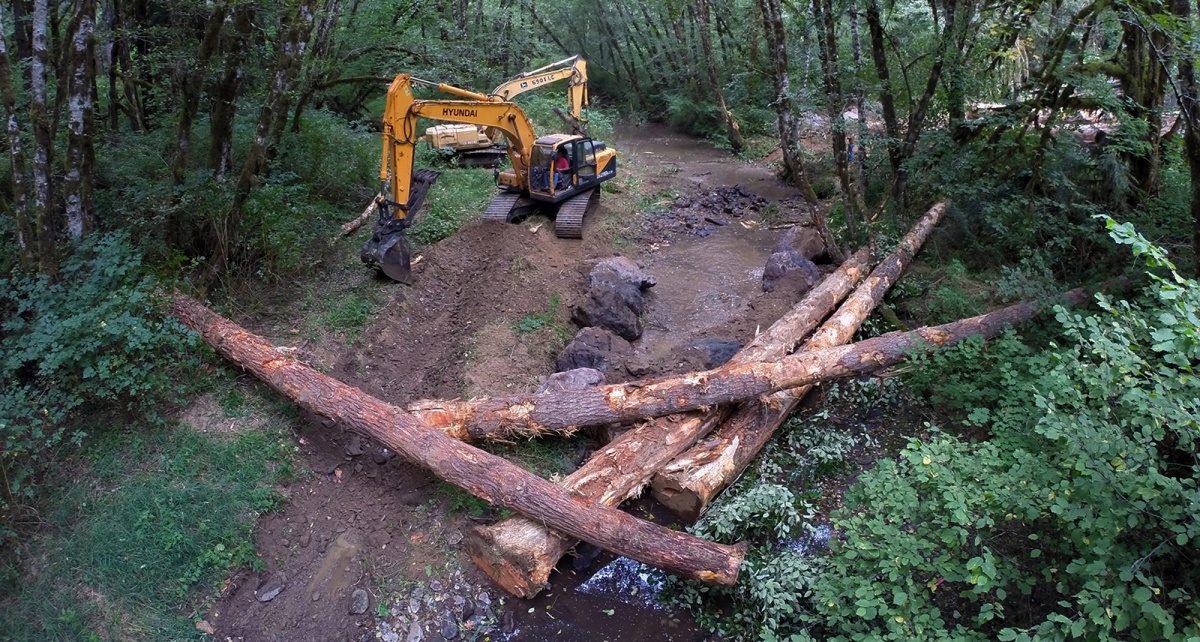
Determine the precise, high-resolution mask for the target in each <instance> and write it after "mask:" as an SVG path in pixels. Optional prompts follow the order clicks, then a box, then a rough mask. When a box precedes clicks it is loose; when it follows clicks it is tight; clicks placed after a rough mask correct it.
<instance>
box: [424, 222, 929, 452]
mask: <svg viewBox="0 0 1200 642" xmlns="http://www.w3.org/2000/svg"><path fill="white" fill-rule="evenodd" d="M945 208H946V204H945V203H939V204H937V205H934V206H933V207H932V208H930V210H929V211H928V212H926V213H925V215H924V216H922V217H921V218H920V219H919V220H918V221H917V224H916V225H915V226H914V227H913V229H912V231H910V232H909V234H908V235H906V236H905V237H904V239H903V240H902V241H901V244H900V247H899V248H898V249H897V250H896V252H895V254H893V255H892V257H891V258H889V260H888V261H885V265H893V267H892V268H888V269H887V270H884V266H883V265H881V266H880V268H879V270H876V272H877V273H879V274H880V277H879V279H878V282H879V283H881V284H883V287H884V291H886V289H887V287H890V286H891V283H892V282H894V280H895V278H896V277H897V276H898V275H899V270H900V269H902V266H903V264H904V263H906V262H907V261H908V260H909V259H910V258H911V256H912V254H914V253H915V252H916V250H917V249H918V248H920V246H921V243H923V242H924V240H925V237H926V236H928V234H929V232H930V230H932V229H933V227H934V226H935V225H936V224H937V222H938V221H939V220H941V216H942V213H943V212H944V211H945ZM897 265H898V266H900V267H896V266H897ZM880 270H884V271H883V272H880ZM889 275H890V276H889ZM880 296H882V295H880ZM855 305H856V306H864V305H866V303H865V302H863V303H858V304H855ZM873 306H874V304H873V303H871V304H870V306H869V307H867V308H866V312H865V313H864V314H867V313H869V312H870V308H871V307H873ZM849 322H850V321H849V317H845V318H843V321H841V323H843V324H845V323H849ZM851 334H853V333H851ZM788 349H790V346H789V347H788ZM785 352H786V350H785ZM814 354H817V353H814ZM824 356H826V355H824V354H820V355H819V357H824ZM772 358H777V357H772ZM809 358H810V357H808V356H807V355H803V356H798V355H793V356H791V357H788V358H786V359H782V360H780V361H778V362H775V363H755V362H740V361H738V362H733V363H730V364H727V365H725V366H722V367H720V368H717V369H715V370H708V371H705V372H695V373H691V374H687V375H684V376H682V377H673V378H664V379H655V380H645V381H633V382H629V383H624V384H614V385H609V386H598V387H595V388H588V389H584V390H571V391H566V392H554V393H542V394H523V395H509V396H505V397H496V398H491V399H479V400H475V401H443V400H430V401H418V402H415V403H413V404H412V405H410V406H409V407H408V410H409V412H411V413H413V414H414V415H416V416H418V417H420V418H421V419H422V420H423V421H425V422H426V423H428V424H430V425H431V426H434V427H435V428H439V429H441V430H444V431H445V432H447V433H449V434H450V435H453V436H455V437H458V438H460V439H501V440H503V439H509V438H512V437H516V436H522V435H523V436H531V435H537V434H542V433H563V434H571V433H573V432H574V431H576V430H578V429H579V428H581V427H584V426H600V425H604V424H610V423H628V422H632V421H636V420H638V419H644V418H649V417H664V416H666V415H670V414H675V413H679V412H684V411H687V410H696V409H699V408H703V407H705V406H716V405H719V404H723V403H729V402H731V401H740V400H742V399H749V398H751V397H756V396H758V395H761V394H767V393H771V392H775V391H777V390H786V389H788V388H792V387H795V386H796V385H803V384H804V383H810V382H809V381H808V379H809V378H810V377H817V378H818V379H821V377H822V375H820V374H819V372H818V371H819V369H820V368H821V366H820V365H818V364H816V363H812V362H810V361H808V359H809ZM810 368H816V370H811V369H810ZM797 377H798V378H797ZM791 381H797V383H795V384H793V385H788V383H787V382H791Z"/></svg>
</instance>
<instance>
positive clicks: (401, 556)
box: [194, 126, 796, 642]
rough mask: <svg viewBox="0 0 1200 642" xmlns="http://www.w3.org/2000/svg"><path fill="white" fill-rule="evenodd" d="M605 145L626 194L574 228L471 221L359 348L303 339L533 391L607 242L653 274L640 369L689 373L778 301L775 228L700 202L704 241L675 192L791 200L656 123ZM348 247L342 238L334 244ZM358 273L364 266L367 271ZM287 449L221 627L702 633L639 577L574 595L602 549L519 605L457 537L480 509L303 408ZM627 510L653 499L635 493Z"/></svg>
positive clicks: (417, 375)
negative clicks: (705, 214) (296, 473)
mask: <svg viewBox="0 0 1200 642" xmlns="http://www.w3.org/2000/svg"><path fill="white" fill-rule="evenodd" d="M614 146H615V147H616V148H617V149H619V150H620V152H621V154H622V161H621V162H622V169H621V172H622V180H621V181H620V183H619V184H622V185H624V189H623V190H622V191H621V192H619V193H607V192H606V193H605V194H604V195H603V197H602V199H601V205H600V207H599V209H598V211H596V212H593V213H592V214H591V215H590V216H589V219H588V222H587V226H586V228H585V233H584V236H585V239H584V240H583V241H582V242H580V241H570V240H562V239H557V238H555V237H554V234H553V229H552V224H550V223H549V222H548V221H547V220H546V219H542V218H537V217H535V218H533V219H530V220H527V221H525V222H523V223H521V224H519V225H496V224H486V225H485V224H476V225H472V226H469V227H467V228H465V229H463V230H461V231H460V232H459V233H458V234H456V235H454V236H453V237H451V238H448V239H446V240H444V241H442V242H440V243H437V244H436V245H434V246H432V247H429V248H427V249H426V250H425V251H424V252H423V253H422V259H421V262H420V263H419V264H418V266H417V268H416V280H415V283H414V284H413V285H412V286H411V287H405V286H400V285H396V286H394V287H390V288H388V292H389V293H390V294H389V297H388V299H387V301H386V303H384V305H383V308H382V310H381V311H380V312H379V314H378V315H376V316H375V317H374V318H373V320H372V322H371V323H370V324H369V326H368V327H367V328H366V331H365V333H364V335H363V337H362V339H361V341H360V342H359V343H358V345H355V346H349V345H343V344H338V345H337V346H335V347H334V348H330V347H329V346H328V345H327V346H312V347H310V348H308V349H307V352H310V353H311V354H312V355H313V356H317V355H320V357H321V358H320V359H318V361H319V362H321V363H324V364H326V365H328V366H329V367H330V369H331V370H332V371H331V373H330V374H332V375H333V376H335V377H337V378H339V379H341V380H343V381H345V382H347V383H349V384H351V385H354V386H357V387H359V388H361V389H363V390H364V391H366V392H368V393H370V394H372V395H375V396H377V397H380V398H382V399H385V400H388V401H391V402H393V403H397V404H405V403H408V402H411V401H414V400H416V399H420V398H454V397H462V396H467V397H470V396H479V395H489V394H501V393H506V392H518V391H528V390H532V389H534V388H535V387H536V386H537V385H538V384H539V383H541V382H542V381H543V380H544V379H545V378H546V377H547V376H548V375H550V374H551V373H553V372H554V361H555V358H556V356H557V353H558V351H559V350H560V349H561V348H562V347H563V346H564V345H565V343H566V342H567V341H568V340H569V339H570V338H571V337H572V336H573V335H574V333H575V331H576V330H577V328H575V327H574V326H573V325H571V323H570V321H569V319H570V308H571V305H572V303H573V302H574V301H575V300H576V298H578V297H579V296H580V295H581V294H582V293H583V290H584V286H585V284H586V278H587V274H588V272H589V271H590V270H591V267H592V266H593V265H594V263H595V262H596V261H597V260H599V259H600V258H603V257H605V256H611V255H613V254H623V255H625V256H628V257H630V258H632V259H634V260H635V261H639V262H640V263H641V264H642V265H643V267H644V268H645V269H646V271H647V272H648V273H650V274H651V275H653V276H655V277H656V278H657V279H658V285H656V286H655V287H654V288H653V290H652V294H651V295H650V297H649V299H648V309H647V312H646V314H645V316H644V319H645V321H646V325H647V331H646V335H645V337H644V338H643V339H642V340H640V341H639V342H637V344H636V349H637V350H638V352H639V354H640V355H641V356H642V358H643V359H644V362H645V367H646V371H647V374H651V375H652V374H663V373H668V372H682V371H687V370H691V369H695V367H696V360H697V359H699V357H698V356H697V355H696V354H695V353H694V351H692V348H691V346H692V344H693V343H694V342H695V341H696V340H698V339H702V338H706V339H721V340H733V341H738V342H740V343H745V342H747V341H749V340H750V339H751V338H753V336H754V334H755V332H756V331H757V330H759V329H765V328H766V327H767V326H768V325H770V324H771V323H772V322H773V321H774V320H775V319H777V318H778V317H779V316H780V315H782V314H783V313H784V312H785V311H786V310H787V309H788V308H789V307H790V306H791V305H792V303H794V299H795V298H796V297H794V296H791V295H788V294H787V293H780V292H776V293H774V294H771V295H765V294H763V293H762V292H761V287H760V286H761V276H762V267H763V265H764V263H765V262H766V258H767V256H768V255H769V253H770V251H771V248H772V247H773V246H774V245H775V243H776V242H777V241H778V239H779V237H780V236H781V235H782V234H783V230H779V229H770V225H768V224H767V223H765V222H764V221H763V216H764V213H763V212H760V211H756V212H746V213H740V214H738V215H736V216H732V215H730V213H728V212H714V213H713V214H714V215H715V216H719V217H721V218H723V219H728V220H725V224H722V225H718V224H713V226H712V228H711V229H709V230H708V234H707V235H706V236H703V237H702V236H697V235H694V234H693V235H688V234H678V233H674V232H671V231H670V230H669V229H668V226H666V223H669V222H670V221H671V217H673V216H682V215H686V213H678V212H676V211H675V208H673V207H672V205H673V203H672V201H673V200H675V199H680V198H684V199H697V198H700V197H702V196H703V195H704V194H705V192H706V191H708V190H715V189H718V188H724V187H732V186H734V185H737V184H740V185H743V186H744V188H745V189H746V191H748V192H750V193H753V194H756V195H760V196H763V197H766V198H768V199H771V200H773V201H779V200H780V199H786V198H788V197H790V196H793V195H794V192H793V191H792V190H791V189H790V188H789V187H787V186H785V185H782V184H780V183H779V182H778V180H777V179H776V178H775V177H774V174H773V173H772V170H771V169H770V168H769V167H767V166H766V165H763V164H758V163H750V162H746V161H742V160H738V159H736V158H733V157H731V156H729V155H728V154H725V153H723V152H721V151H719V150H715V149H713V148H712V147H711V146H709V145H708V144H707V143H704V142H702V141H696V140H692V139H688V138H685V137H682V136H679V135H677V134H673V133H670V132H669V131H668V130H667V129H666V128H664V127H661V126H644V127H640V128H631V129H626V130H623V131H622V132H621V135H620V136H618V140H617V141H616V144H615V145H614ZM664 200H665V201H667V202H666V203H663V202H662V201H664ZM689 202H690V201H689ZM651 206H652V207H651ZM774 214H776V215H777V214H778V209H776V211H774ZM656 226H657V227H656ZM359 242H361V237H359V238H354V239H351V240H348V241H345V242H344V244H343V245H344V246H345V247H344V249H343V251H344V252H346V253H351V252H356V251H357V244H358V243H359ZM361 277H362V278H363V279H371V278H375V277H374V276H373V275H372V274H371V273H370V272H368V271H366V270H365V269H364V270H363V271H362V274H361ZM330 350H333V351H334V353H335V354H333V355H332V356H330V355H329V351H330ZM194 414H195V415H196V416H197V417H204V416H207V414H211V413H206V412H205V409H203V408H199V409H197V410H196V411H195V413H194ZM296 445H297V447H298V449H299V455H300V457H301V459H302V461H303V462H304V464H305V465H306V466H307V468H308V469H309V470H311V476H308V477H307V478H305V479H304V480H303V481H302V482H299V483H296V484H293V485H291V486H290V487H288V488H286V489H284V491H285V492H286V494H287V495H288V496H289V498H290V501H289V502H288V503H287V506H286V508H284V509H283V510H282V511H281V512H279V513H275V514H272V515H269V516H266V517H264V518H262V519H261V520H260V522H259V525H258V530H257V533H256V543H257V546H258V550H259V551H260V553H261V554H262V557H263V559H264V560H265V561H266V567H267V568H266V569H265V570H264V571H263V572H261V573H255V572H243V573H240V574H238V575H236V576H235V577H232V578H230V580H229V583H228V585H227V586H226V588H225V590H224V591H223V593H222V595H221V596H220V598H219V600H218V601H217V603H216V604H215V606H214V607H213V609H212V611H211V612H210V613H209V614H208V616H207V621H208V622H209V623H210V624H211V625H212V626H213V627H214V628H215V629H216V638H217V639H219V640H227V639H228V640H369V639H384V640H409V641H410V642H414V641H415V640H418V639H420V640H440V639H466V640H473V639H479V640H485V639H490V640H502V639H508V640H585V639H586V640H602V639H620V640H664V639H668V640H679V641H685V642H691V641H696V642H698V641H700V640H705V639H708V638H707V636H706V634H705V633H704V632H702V631H700V630H699V628H698V627H697V626H696V624H695V623H694V621H692V620H691V618H690V617H689V616H687V614H686V613H681V612H676V611H672V610H669V609H666V608H665V607H662V606H661V605H657V604H655V603H654V601H653V600H647V599H646V595H645V593H646V590H645V589H643V590H641V594H639V591H638V590H632V591H633V595H630V594H629V592H630V590H631V589H629V586H628V585H622V586H621V587H620V588H617V589H613V590H612V591H611V592H609V593H607V594H606V593H605V592H604V591H603V590H593V589H592V588H589V589H586V590H579V588H578V587H579V585H580V584H581V583H582V582H584V581H585V580H586V579H587V578H589V577H591V575H592V573H594V572H595V571H596V570H597V569H598V568H600V567H602V566H604V565H605V564H606V563H608V561H609V560H610V559H611V558H606V557H604V556H601V557H599V558H598V559H597V560H596V561H595V562H592V563H591V564H590V565H589V564H586V563H583V564H581V566H582V567H583V568H581V569H575V568H573V567H572V564H571V561H570V560H568V561H566V562H564V564H563V565H561V566H560V570H561V571H562V573H561V574H560V575H559V576H557V577H556V578H555V579H554V581H553V586H552V588H551V589H550V591H549V592H548V593H546V594H544V595H542V596H540V597H538V598H537V599H535V600H530V601H523V600H517V599H514V598H511V597H507V596H504V595H502V594H501V593H500V592H499V591H498V589H496V588H495V587H493V586H492V585H491V584H490V583H489V581H488V580H487V578H486V577H485V576H484V575H483V574H482V573H480V572H479V571H478V570H477V569H475V567H474V566H473V565H472V564H471V563H470V562H469V560H467V558H466V557H465V555H461V554H460V553H459V551H458V546H459V542H460V541H461V539H462V534H463V533H464V532H465V531H466V530H467V529H469V528H471V527H472V526H473V525H474V524H475V523H476V521H475V520H480V519H489V518H495V517H497V515H496V514H495V513H494V512H493V511H490V510H488V509H486V508H485V507H483V506H482V505H481V504H480V503H478V502H477V501H476V500H473V499H472V498H469V497H468V496H466V495H465V494H463V493H461V492H460V491H457V490H456V489H452V488H450V487H449V486H447V485H445V484H443V483H441V482H439V481H438V480H436V479H435V478H433V477H431V476H430V475H428V474H427V473H425V472H424V471H423V470H422V469H420V468H419V467H417V466H414V465H412V464H409V463H407V462H404V461H402V460H400V459H398V458H393V457H390V453H387V452H386V451H382V450H381V449H380V448H379V447H378V446H377V445H375V444H371V443H366V442H363V441H362V440H360V439H359V438H357V437H354V436H351V435H349V434H346V433H343V432H342V431H341V430H340V429H339V428H337V427H326V426H325V425H324V424H322V422H321V421H319V420H318V419H317V418H309V420H307V421H304V422H303V426H302V428H300V429H299V430H298V432H297V435H296ZM533 446H534V444H529V445H525V446H521V445H518V446H515V447H512V448H522V447H529V448H532V447H533ZM592 447H595V444H587V443H583V444H581V445H580V446H579V448H580V449H581V450H582V451H586V450H587V449H588V448H592ZM630 509H631V510H634V511H635V512H637V513H638V514H639V515H644V516H648V515H651V514H652V513H653V512H654V510H655V509H654V508H653V506H651V505H650V504H649V502H646V501H644V500H643V501H642V502H641V503H637V504H635V505H634V506H633V507H632V508H630ZM278 586H282V587H283V588H282V590H281V591H278V592H275V591H274V589H275V588H276V587H278ZM356 589H362V590H365V591H366V592H367V593H368V596H369V604H368V607H367V609H366V611H365V612H362V613H353V612H352V602H353V599H352V596H353V593H354V591H355V590H356ZM635 589H636V586H635ZM271 593H276V594H275V595H274V596H273V597H271V599H270V600H269V601H261V600H262V599H264V598H265V597H267V596H268V595H270V594H271Z"/></svg>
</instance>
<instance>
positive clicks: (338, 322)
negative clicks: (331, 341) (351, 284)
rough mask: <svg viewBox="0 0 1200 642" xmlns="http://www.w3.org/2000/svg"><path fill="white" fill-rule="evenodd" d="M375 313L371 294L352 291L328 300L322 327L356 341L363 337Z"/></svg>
mask: <svg viewBox="0 0 1200 642" xmlns="http://www.w3.org/2000/svg"><path fill="white" fill-rule="evenodd" d="M374 311H375V301H374V297H373V296H372V295H371V294H367V293H364V292H359V291H356V290H352V291H350V292H347V293H345V294H344V295H342V296H341V297H338V298H335V299H328V300H327V302H326V304H325V312H324V314H322V315H321V325H323V326H324V327H325V329H326V330H329V331H330V332H332V333H334V334H338V335H341V336H344V337H346V338H349V339H351V340H355V339H357V338H358V337H360V336H362V332H363V329H365V328H366V327H367V320H368V319H369V318H370V317H371V313H372V312H374Z"/></svg>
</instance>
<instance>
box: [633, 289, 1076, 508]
mask: <svg viewBox="0 0 1200 642" xmlns="http://www.w3.org/2000/svg"><path fill="white" fill-rule="evenodd" d="M1089 296H1091V291H1090V290H1088V289H1085V288H1078V289H1075V290H1071V291H1070V292H1067V293H1066V294H1065V295H1063V298H1064V303H1066V304H1070V305H1076V304H1079V303H1082V302H1083V301H1085V300H1087V298H1088V297H1089ZM1037 311H1038V307H1037V305H1036V304H1035V303H1019V304H1016V305H1012V306H1009V307H1007V308H1001V309H1000V310H996V311H995V312H991V313H988V314H984V315H980V316H977V317H972V318H970V319H963V320H961V321H956V322H954V323H948V324H946V325H942V326H938V327H936V328H922V329H919V330H915V331H914V332H915V333H919V334H922V335H923V336H927V337H929V338H930V339H931V341H930V342H929V343H928V344H927V345H924V346H922V345H920V343H919V342H918V343H917V344H913V349H922V348H933V347H943V346H950V345H953V344H955V343H958V342H959V341H961V340H963V339H965V338H967V337H970V336H982V337H985V338H990V337H994V336H996V335H998V334H1000V333H1001V332H1003V331H1004V329H1005V328H1007V327H1008V326H1010V325H1014V324H1017V323H1021V322H1023V321H1027V320H1029V319H1030V318H1032V317H1033V316H1034V314H1036V313H1037ZM907 334H911V333H902V332H895V333H892V334H888V335H884V336H883V337H879V338H880V339H883V338H885V337H895V338H899V339H901V340H907V339H906V337H905V336H904V335H907ZM815 338H816V337H815V336H814V339H815ZM859 345H861V344H859ZM889 361H891V358H890V357H885V358H884V360H883V362H889ZM883 362H881V363H883ZM889 365H890V364H889ZM880 367H884V366H882V365H881V366H880ZM863 374H865V372H864V373H863ZM812 385H813V384H808V385H805V386H799V387H797V388H794V389H792V390H784V391H780V392H776V393H774V394H772V395H771V396H769V397H766V398H765V400H764V399H756V400H754V401H750V402H747V403H745V404H742V405H741V406H740V407H738V409H737V410H736V411H734V412H733V413H732V414H731V415H730V417H729V419H727V420H726V421H725V422H724V423H723V424H722V425H721V428H720V430H719V431H718V432H717V434H716V435H714V438H713V439H710V440H706V441H705V442H704V443H703V444H698V445H697V446H695V447H694V448H692V449H691V450H689V451H688V452H687V453H686V454H684V455H683V456H681V457H679V458H678V459H676V460H675V461H672V462H671V463H670V464H669V465H668V466H667V467H666V468H664V470H663V472H662V473H660V474H659V475H657V476H656V477H655V478H654V480H653V482H652V491H653V493H654V497H655V499H657V500H658V501H659V502H661V503H663V504H664V505H665V506H667V507H668V508H670V509H671V510H672V511H674V512H675V513H676V514H677V515H679V516H680V517H682V518H683V519H686V520H690V521H695V520H696V519H697V518H698V517H699V516H700V514H701V513H703V512H704V509H705V508H707V507H708V504H709V503H710V502H711V501H712V500H713V499H714V498H715V497H716V496H717V495H718V494H719V493H720V492H721V491H722V490H724V489H725V488H726V487H727V486H728V485H729V484H730V483H731V482H733V481H734V480H735V479H737V477H738V476H739V475H741V473H742V471H744V470H745V469H746V466H747V465H749V463H750V461H751V460H753V459H754V456H755V455H756V454H757V453H758V451H759V450H761V449H762V448H763V446H765V445H766V443H767V442H768V441H769V440H770V439H771V436H772V435H773V434H774V433H775V430H776V429H777V428H778V427H779V425H780V424H782V423H783V421H784V420H785V419H787V416H788V414H789V413H790V412H791V410H792V408H794V407H795V405H796V403H798V402H799V401H800V399H801V398H803V397H804V394H805V393H806V392H808V390H809V389H810V388H811V387H812Z"/></svg>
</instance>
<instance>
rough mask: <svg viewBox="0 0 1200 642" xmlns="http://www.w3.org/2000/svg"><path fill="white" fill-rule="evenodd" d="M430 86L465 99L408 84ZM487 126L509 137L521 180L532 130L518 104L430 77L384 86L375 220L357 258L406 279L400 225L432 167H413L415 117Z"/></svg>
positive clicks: (424, 190) (408, 221)
mask: <svg viewBox="0 0 1200 642" xmlns="http://www.w3.org/2000/svg"><path fill="white" fill-rule="evenodd" d="M414 84H417V85H425V86H431V87H434V88H436V89H438V90H439V91H442V92H445V93H450V94H452V95H458V96H462V97H463V98H467V99H468V100H416V99H415V98H414V97H413V93H412V88H413V85H414ZM419 117H427V118H433V119H436V120H443V121H450V122H459V123H468V124H473V125H480V126H487V127H493V128H495V129H496V130H498V131H500V132H501V133H502V134H503V135H504V136H505V137H507V138H508V139H509V141H510V145H509V147H508V153H509V158H510V159H511V160H512V164H513V173H514V174H515V180H514V181H513V182H514V186H519V185H523V184H527V182H528V168H529V150H530V149H531V148H532V145H533V141H534V139H536V138H537V135H536V134H535V133H534V131H533V125H532V123H530V121H529V118H528V117H527V116H526V115H525V112H524V111H522V110H521V108H520V107H519V106H517V105H515V104H512V103H506V102H492V101H491V99H489V98H488V97H487V96H485V95H483V94H478V93H475V92H471V91H467V90H465V89H459V88H457V87H452V86H450V85H444V84H439V83H431V82H429V81H424V80H420V79H418V78H413V77H412V76H410V75H408V74H400V75H398V76H396V79H395V80H393V81H392V84H391V85H390V86H389V87H388V95H387V106H386V107H385V110H384V115H383V162H382V163H381V165H380V170H379V180H380V183H381V184H382V188H381V190H380V195H379V197H378V198H377V199H376V204H377V209H378V211H379V222H378V223H377V224H376V226H375V229H374V230H373V231H372V234H371V238H370V239H369V240H368V241H367V242H366V244H365V245H364V246H363V250H362V254H361V257H362V260H363V262H364V263H366V264H368V265H373V266H375V267H377V268H379V270H380V271H382V272H383V273H384V274H385V275H387V276H388V277H389V278H391V279H392V280H394V281H399V282H401V283H408V282H409V281H410V280H411V258H410V252H409V247H408V242H407V239H406V238H405V236H404V230H405V229H406V228H408V227H409V226H411V225H412V222H413V216H414V215H415V214H416V213H417V211H418V210H419V209H420V207H421V204H422V203H424V201H425V197H426V195H427V194H428V193H429V188H430V187H431V186H432V185H433V183H434V181H436V180H437V178H438V175H439V174H438V172H433V171H430V170H419V171H416V172H414V171H413V157H414V154H415V151H416V150H415V148H416V142H417V136H416V133H415V129H416V125H417V118H419Z"/></svg>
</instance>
